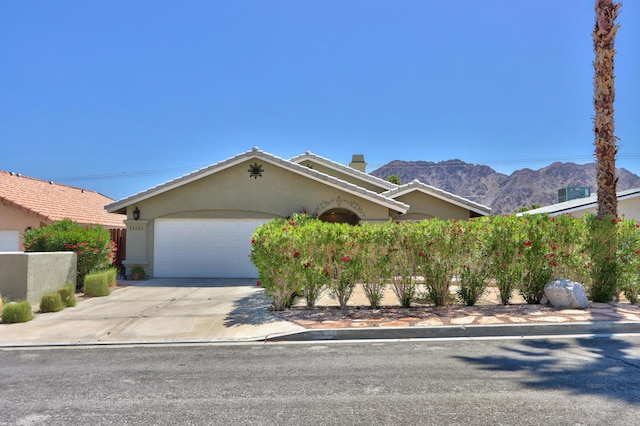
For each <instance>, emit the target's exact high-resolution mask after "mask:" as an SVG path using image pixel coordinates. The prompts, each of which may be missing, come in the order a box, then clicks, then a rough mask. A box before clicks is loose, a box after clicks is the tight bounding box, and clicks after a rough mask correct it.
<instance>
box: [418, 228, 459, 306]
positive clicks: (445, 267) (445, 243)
mask: <svg viewBox="0 0 640 426" xmlns="http://www.w3.org/2000/svg"><path fill="white" fill-rule="evenodd" d="M416 226H417V227H418V230H417V236H418V238H415V239H414V242H415V243H416V247H415V249H416V251H417V252H418V258H417V259H418V262H417V266H418V268H417V270H418V274H419V275H421V276H422V277H423V279H424V285H425V287H426V296H427V297H428V298H429V299H431V301H432V302H433V304H434V305H436V306H444V305H445V304H446V303H447V299H448V298H449V294H450V291H449V289H450V286H451V281H452V280H453V277H454V275H455V274H456V272H457V268H458V265H459V262H460V253H461V251H462V244H461V243H462V238H461V235H462V233H463V231H462V226H461V225H460V223H459V222H457V221H446V222H445V221H442V220H440V219H431V220H425V221H422V222H419V223H417V224H416Z"/></svg>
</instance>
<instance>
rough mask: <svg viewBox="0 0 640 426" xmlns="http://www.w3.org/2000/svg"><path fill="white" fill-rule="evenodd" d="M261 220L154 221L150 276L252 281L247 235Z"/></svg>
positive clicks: (252, 268)
mask: <svg viewBox="0 0 640 426" xmlns="http://www.w3.org/2000/svg"><path fill="white" fill-rule="evenodd" d="M266 222H267V220H265V219H250V220H247V219H157V220H156V221H155V229H154V235H155V241H154V276H156V277H194V278H202V277H215V278H253V277H256V276H257V274H258V273H257V271H256V269H255V267H254V266H253V264H252V263H251V261H250V259H249V254H250V252H251V234H252V233H253V231H254V230H255V228H257V227H258V226H260V225H261V224H263V223H266Z"/></svg>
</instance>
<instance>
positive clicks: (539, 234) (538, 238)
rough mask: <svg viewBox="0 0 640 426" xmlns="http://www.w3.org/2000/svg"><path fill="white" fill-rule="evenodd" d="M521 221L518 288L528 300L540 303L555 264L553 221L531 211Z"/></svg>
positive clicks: (528, 301)
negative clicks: (521, 240) (520, 273)
mask: <svg viewBox="0 0 640 426" xmlns="http://www.w3.org/2000/svg"><path fill="white" fill-rule="evenodd" d="M520 225H521V232H523V238H524V241H523V242H522V247H521V248H520V250H518V262H519V263H521V268H520V270H521V271H522V276H521V278H520V280H521V281H520V285H519V286H518V291H519V292H520V295H521V296H522V297H523V298H524V300H525V301H526V302H527V303H540V300H541V299H542V296H544V286H545V285H547V284H548V283H549V282H550V281H551V276H552V275H553V268H554V267H555V266H556V260H555V256H556V254H555V249H556V248H557V246H556V245H555V244H554V243H552V242H551V238H552V233H551V232H550V231H551V229H552V226H551V225H552V222H551V221H550V220H549V217H548V216H545V215H530V216H525V217H524V218H522V220H521V221H520Z"/></svg>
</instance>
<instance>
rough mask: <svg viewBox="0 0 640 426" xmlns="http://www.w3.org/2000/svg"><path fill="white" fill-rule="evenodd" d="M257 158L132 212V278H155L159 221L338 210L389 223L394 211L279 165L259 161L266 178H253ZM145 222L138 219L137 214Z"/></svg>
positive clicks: (129, 234)
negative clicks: (136, 270)
mask: <svg viewBox="0 0 640 426" xmlns="http://www.w3.org/2000/svg"><path fill="white" fill-rule="evenodd" d="M255 162H256V160H255V159H251V160H248V161H245V162H243V163H241V164H238V165H236V166H234V167H231V168H229V169H226V170H221V171H219V172H217V173H215V174H213V175H210V176H207V177H204V178H201V179H199V180H196V181H194V182H191V183H188V184H185V185H183V186H181V187H179V188H175V189H173V190H170V191H167V192H164V193H162V194H159V195H156V196H154V197H152V198H149V199H147V200H143V201H140V202H138V203H135V204H132V205H131V206H129V207H128V208H127V218H128V220H127V221H126V222H125V223H126V225H127V259H126V260H125V262H124V264H125V266H127V274H129V273H130V269H131V267H133V266H135V265H136V264H139V265H141V266H143V267H144V268H145V271H146V272H147V274H149V275H153V242H154V226H153V225H154V219H156V218H265V219H270V218H275V217H287V216H289V215H291V214H292V213H295V212H300V211H302V209H303V208H304V209H306V210H307V211H309V212H310V213H313V212H317V213H318V214H322V213H324V212H325V211H327V210H330V209H333V208H338V207H339V208H345V209H348V210H351V211H353V212H354V213H355V214H357V215H358V217H360V220H361V221H387V220H388V219H389V215H390V213H389V209H388V208H386V207H383V206H380V205H378V204H376V203H374V202H371V201H369V200H366V199H364V198H361V197H359V196H355V195H351V194H347V193H345V192H343V191H341V190H339V189H334V188H331V187H329V186H328V185H326V184H325V183H321V182H317V181H314V180H311V179H309V178H308V177H305V176H302V175H299V174H297V173H294V172H292V171H290V170H287V169H283V168H281V167H279V166H276V165H273V164H271V163H267V162H264V161H260V160H257V163H258V164H261V165H262V168H263V170H264V171H263V173H262V176H261V177H258V178H257V179H254V178H252V177H250V176H249V172H248V170H249V167H250V165H251V164H254V163H255ZM136 207H137V208H138V209H139V210H140V220H138V221H135V220H133V210H134V209H135V208H136Z"/></svg>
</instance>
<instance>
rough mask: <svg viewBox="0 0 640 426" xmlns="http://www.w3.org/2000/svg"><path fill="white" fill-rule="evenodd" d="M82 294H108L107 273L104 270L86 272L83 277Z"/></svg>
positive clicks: (99, 295) (97, 295) (98, 295)
mask: <svg viewBox="0 0 640 426" xmlns="http://www.w3.org/2000/svg"><path fill="white" fill-rule="evenodd" d="M84 294H85V295H86V296H96V297H101V296H108V295H109V294H110V291H109V275H108V274H107V273H106V272H97V273H94V274H88V275H86V276H85V277H84Z"/></svg>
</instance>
